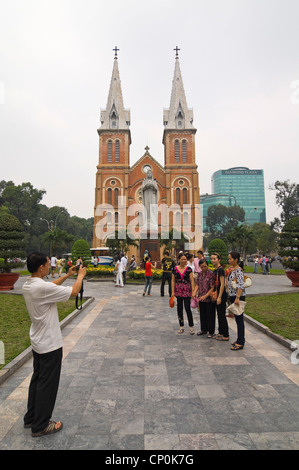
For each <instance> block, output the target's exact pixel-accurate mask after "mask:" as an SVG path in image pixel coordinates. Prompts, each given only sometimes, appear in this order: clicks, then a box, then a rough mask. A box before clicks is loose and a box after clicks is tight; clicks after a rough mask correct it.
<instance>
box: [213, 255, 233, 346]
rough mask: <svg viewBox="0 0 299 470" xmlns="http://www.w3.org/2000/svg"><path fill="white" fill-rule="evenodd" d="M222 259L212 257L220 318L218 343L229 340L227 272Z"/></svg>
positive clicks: (217, 310) (218, 315) (217, 309)
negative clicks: (222, 264) (221, 261)
mask: <svg viewBox="0 0 299 470" xmlns="http://www.w3.org/2000/svg"><path fill="white" fill-rule="evenodd" d="M220 260H221V257H220V255H219V253H213V254H212V255H211V263H212V265H213V266H214V268H215V270H214V276H215V288H214V292H213V293H215V294H216V295H215V296H216V302H215V307H216V312H217V317H218V334H217V335H216V336H215V339H217V340H218V341H228V340H229V329H228V323H227V319H226V314H225V312H226V301H227V294H226V288H225V271H224V269H223V267H222V266H221V264H220Z"/></svg>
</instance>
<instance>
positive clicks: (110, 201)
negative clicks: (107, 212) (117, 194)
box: [107, 188, 112, 204]
mask: <svg viewBox="0 0 299 470" xmlns="http://www.w3.org/2000/svg"><path fill="white" fill-rule="evenodd" d="M107 199H108V201H107V202H108V204H112V189H111V188H108V189H107Z"/></svg>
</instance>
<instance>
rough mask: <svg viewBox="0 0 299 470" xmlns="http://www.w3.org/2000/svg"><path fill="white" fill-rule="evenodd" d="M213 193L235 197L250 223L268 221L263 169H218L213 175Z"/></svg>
mask: <svg viewBox="0 0 299 470" xmlns="http://www.w3.org/2000/svg"><path fill="white" fill-rule="evenodd" d="M212 193H213V194H214V195H216V194H226V195H228V196H229V197H231V198H233V199H234V200H235V202H236V204H237V205H238V206H241V207H243V209H244V210H245V222H246V223H247V224H248V225H253V224H255V223H257V222H266V203H265V185H264V171H263V170H250V169H249V168H246V167H236V168H229V169H228V170H218V171H216V172H215V173H213V175H212ZM229 205H231V204H229Z"/></svg>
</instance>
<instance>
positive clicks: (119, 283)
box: [115, 256, 124, 287]
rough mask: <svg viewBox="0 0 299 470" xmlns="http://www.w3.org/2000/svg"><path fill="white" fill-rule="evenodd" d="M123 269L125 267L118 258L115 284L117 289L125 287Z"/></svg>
mask: <svg viewBox="0 0 299 470" xmlns="http://www.w3.org/2000/svg"><path fill="white" fill-rule="evenodd" d="M123 267H124V265H123V264H122V262H121V257H120V256H118V258H117V262H116V265H115V271H116V282H115V287H124V283H123Z"/></svg>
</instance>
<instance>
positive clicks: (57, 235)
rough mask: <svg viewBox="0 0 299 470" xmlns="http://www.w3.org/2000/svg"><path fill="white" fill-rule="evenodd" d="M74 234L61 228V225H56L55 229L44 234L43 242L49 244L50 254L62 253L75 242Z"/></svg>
mask: <svg viewBox="0 0 299 470" xmlns="http://www.w3.org/2000/svg"><path fill="white" fill-rule="evenodd" d="M73 240H74V236H73V235H71V234H70V233H68V232H66V231H65V230H61V229H60V228H59V227H55V228H54V229H53V230H49V231H48V232H46V233H44V235H43V243H44V244H46V245H48V246H49V252H50V256H52V255H53V254H54V252H55V253H56V254H57V253H59V255H62V253H63V250H65V249H66V248H67V246H68V245H70V243H71V242H73Z"/></svg>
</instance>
